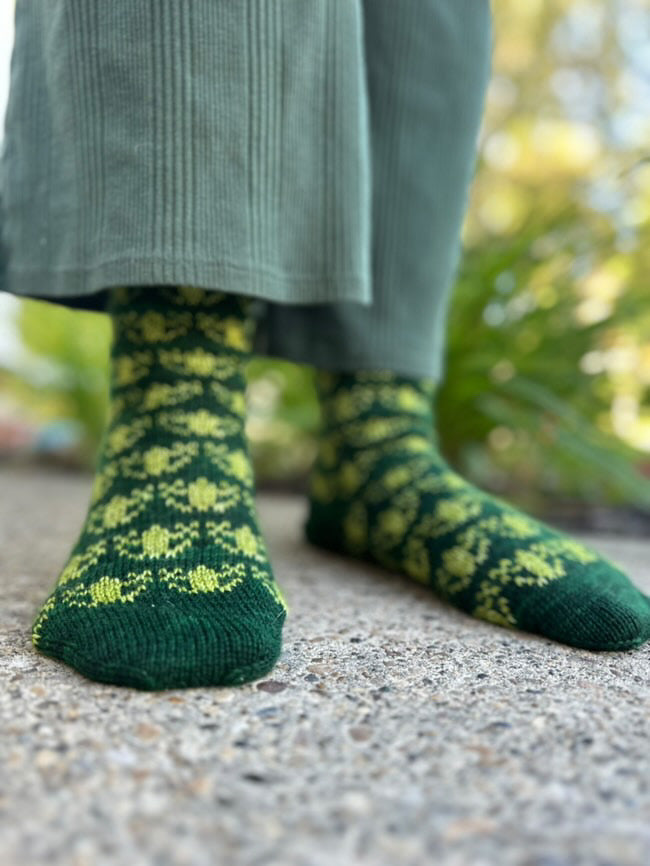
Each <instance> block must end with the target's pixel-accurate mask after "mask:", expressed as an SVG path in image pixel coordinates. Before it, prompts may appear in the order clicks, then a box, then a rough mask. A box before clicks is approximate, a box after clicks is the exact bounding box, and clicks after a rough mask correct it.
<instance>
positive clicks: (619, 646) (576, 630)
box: [521, 585, 650, 651]
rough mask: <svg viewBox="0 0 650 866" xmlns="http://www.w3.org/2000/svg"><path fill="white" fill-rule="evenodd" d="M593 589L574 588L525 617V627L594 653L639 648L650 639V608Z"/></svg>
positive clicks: (613, 594)
mask: <svg viewBox="0 0 650 866" xmlns="http://www.w3.org/2000/svg"><path fill="white" fill-rule="evenodd" d="M643 602H644V599H643V597H642V596H641V594H640V593H639V598H638V603H636V604H635V603H631V602H630V601H628V600H623V599H621V598H620V597H617V595H616V594H615V593H612V592H607V591H605V592H599V593H594V591H593V585H592V586H591V587H588V588H585V589H583V590H580V589H570V590H567V591H566V592H563V593H562V595H561V596H560V597H558V596H554V597H553V598H552V599H551V600H550V601H546V602H545V603H544V604H543V605H540V607H539V608H538V610H536V611H535V612H534V614H533V615H532V616H531V615H530V613H528V614H523V613H522V616H521V628H523V629H525V630H529V631H534V632H537V633H538V634H543V635H545V636H546V637H549V638H551V639H552V640H556V641H559V642H560V643H564V644H568V645H569V646H575V647H580V648H582V649H590V650H608V651H617V650H619V651H623V650H628V649H636V648H637V647H639V646H641V645H642V644H644V643H645V642H646V641H648V640H650V607H648V606H647V605H644V604H643Z"/></svg>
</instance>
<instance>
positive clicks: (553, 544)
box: [305, 371, 650, 650]
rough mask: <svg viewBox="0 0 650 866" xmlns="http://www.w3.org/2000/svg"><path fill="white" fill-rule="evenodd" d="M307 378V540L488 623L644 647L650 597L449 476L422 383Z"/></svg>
mask: <svg viewBox="0 0 650 866" xmlns="http://www.w3.org/2000/svg"><path fill="white" fill-rule="evenodd" d="M317 382H318V389H319V392H320V396H321V404H322V410H323V429H322V434H321V437H320V445H319V452H318V458H317V461H316V464H315V466H314V470H313V472H312V476H311V505H310V514H309V518H308V521H307V524H306V527H305V528H306V533H307V537H308V539H309V540H310V541H311V542H312V543H313V544H316V545H318V546H320V547H324V548H327V549H329V550H334V551H337V552H339V553H343V554H349V555H352V556H356V557H360V558H363V559H367V560H370V561H371V562H374V563H378V564H380V565H382V566H385V567H386V568H389V569H391V570H394V571H398V572H401V573H402V574H404V575H407V576H409V577H411V578H413V579H415V580H417V581H419V582H421V583H423V584H425V585H427V586H429V587H431V589H433V590H434V591H435V592H436V593H437V594H438V595H439V596H440V597H442V598H444V599H445V600H447V601H448V602H449V603H450V604H452V605H454V606H456V607H458V608H460V609H462V610H464V611H466V612H467V613H469V614H471V615H472V616H475V617H478V618H479V619H483V620H487V621H488V622H491V623H495V624H497V625H500V626H505V627H508V628H518V629H522V630H524V631H528V632H534V633H537V634H541V635H545V636H547V637H549V638H552V639H554V640H556V641H560V642H562V643H565V644H570V645H573V646H577V647H584V648H587V649H592V650H625V649H632V648H634V647H638V646H640V645H641V644H643V643H644V642H645V641H647V640H650V599H649V598H648V597H646V596H645V595H643V594H642V593H641V592H639V590H638V589H636V587H635V586H634V585H633V584H632V583H631V581H630V580H629V578H628V577H627V576H626V575H625V574H624V573H623V572H622V571H621V570H620V569H619V568H618V567H617V566H616V565H615V564H614V563H612V562H610V561H608V560H607V559H605V558H604V557H602V556H600V555H599V554H598V553H596V552H595V551H594V550H592V549H590V548H589V547H587V546H585V545H583V544H580V543H579V542H577V541H575V540H573V539H572V538H570V537H569V536H567V535H565V534H564V533H562V532H559V531H557V530H554V529H552V528H551V527H550V526H548V525H546V524H545V523H542V522H541V521H538V520H535V519H534V518H532V517H528V516H527V515H525V514H524V513H522V512H521V511H519V510H517V509H516V508H514V507H512V506H510V505H509V504H508V503H506V502H504V501H503V500H501V499H499V498H497V497H495V496H490V495H489V494H488V493H486V492H484V491H482V490H480V489H478V488H477V487H475V486H474V485H472V484H470V483H469V482H467V481H465V480H464V479H463V478H462V477H460V476H459V475H458V474H457V473H456V472H454V471H453V470H452V469H451V467H450V466H449V465H448V464H447V462H446V461H445V460H444V459H443V458H442V456H441V455H440V453H439V451H438V448H437V441H436V434H435V430H434V418H433V410H432V403H433V394H434V384H433V382H431V381H427V380H419V379H411V378H406V377H401V376H397V375H395V374H393V373H390V372H381V371H378V372H361V373H358V374H347V373H345V374H338V373H325V372H321V373H320V374H319V375H318V377H317Z"/></svg>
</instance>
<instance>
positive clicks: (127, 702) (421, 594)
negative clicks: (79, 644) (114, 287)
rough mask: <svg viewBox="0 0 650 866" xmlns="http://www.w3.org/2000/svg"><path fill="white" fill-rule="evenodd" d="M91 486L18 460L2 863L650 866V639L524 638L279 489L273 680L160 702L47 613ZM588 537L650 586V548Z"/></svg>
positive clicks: (3, 746)
mask: <svg viewBox="0 0 650 866" xmlns="http://www.w3.org/2000/svg"><path fill="white" fill-rule="evenodd" d="M89 483H90V479H89V478H86V477H78V476H74V475H73V476H67V475H63V474H60V473H58V472H54V471H47V472H45V471H42V470H40V471H34V470H19V469H15V468H14V469H9V468H3V469H1V470H0V490H1V496H0V587H1V592H2V599H1V602H0V617H1V634H0V637H1V641H2V657H1V661H0V674H1V676H2V689H1V693H0V720H1V724H2V733H1V739H0V760H1V766H2V772H1V774H0V863H2V866H18V864H21V866H22V864H28V866H37V864H48V866H59V864H60V866H85V864H88V866H102V864H128V866H139V864H155V866H181V864H188V866H203V864H205V866H215V864H229V866H230V864H233V866H236V864H251V866H252V864H259V866H362V864H363V866H384V864H385V866H402V864H404V866H410V864H418V866H419V864H436V866H438V864H442V866H483V864H489V866H493V864H494V866H511V864H517V866H582V864H584V866H647V864H648V863H650V736H649V735H650V720H649V714H650V646H646V647H645V648H643V649H641V650H638V651H636V652H631V653H616V654H596V653H591V652H587V651H577V650H574V649H570V648H567V647H563V646H560V645H558V644H554V643H551V642H549V641H547V640H543V639H538V638H535V637H530V636H526V635H522V634H517V633H512V632H508V631H505V630H503V629H500V628H497V627H492V626H489V625H487V624H483V623H480V622H474V621H472V620H471V619H469V618H468V617H466V616H464V615H462V614H460V613H458V612H456V611H454V610H452V609H450V608H447V607H446V606H444V605H442V604H441V603H439V602H438V601H437V600H436V599H435V598H434V597H433V596H432V595H431V594H430V593H429V592H428V591H427V590H426V589H425V588H423V587H420V586H418V585H415V584H412V583H410V582H409V581H407V580H405V579H402V578H399V577H397V576H393V575H389V574H387V573H385V572H382V571H380V570H378V569H374V568H371V567H365V566H355V565H351V564H349V563H347V562H346V561H344V560H342V559H340V558H337V557H334V556H329V555H326V554H324V553H321V552H319V551H316V550H313V549H310V548H309V547H307V546H306V545H304V544H303V543H302V541H301V536H300V523H301V519H302V508H303V506H302V504H301V502H300V501H298V500H296V499H294V498H290V497H288V498H283V497H273V498H263V500H262V502H261V507H262V519H263V524H264V527H265V531H266V533H267V537H268V540H269V544H270V547H271V550H272V554H273V559H274V564H275V569H276V573H277V577H278V579H279V581H280V582H281V584H282V586H283V587H284V589H285V591H286V595H287V598H288V601H289V604H290V606H291V610H290V616H289V618H288V620H287V625H286V627H285V643H284V651H283V654H282V657H281V660H280V662H279V663H278V665H277V667H276V669H275V670H274V672H273V673H272V674H271V675H270V676H268V677H266V678H265V679H263V680H260V681H258V682H256V683H252V684H249V685H246V686H244V687H239V688H221V689H218V688H213V689H192V690H179V691H174V692H162V693H147V692H137V691H134V690H130V689H126V688H117V687H111V686H105V685H99V684H96V683H91V682H89V681H87V680H84V679H82V678H81V677H80V676H78V675H77V674H76V673H75V672H74V671H72V670H71V669H70V668H68V667H65V666H63V665H61V664H58V663H56V662H54V661H52V660H49V659H46V658H43V657H40V656H39V655H37V654H36V653H35V652H34V651H33V650H32V647H31V644H30V641H29V626H30V624H31V620H32V617H33V615H34V613H35V611H36V609H37V607H38V605H39V604H40V603H41V602H42V600H43V598H44V596H45V594H46V592H47V591H48V590H49V588H50V586H51V584H52V582H53V580H54V578H55V576H56V574H57V572H58V570H59V568H60V567H61V565H62V564H63V563H64V561H65V559H66V557H67V554H68V551H69V548H70V546H71V544H72V543H73V541H74V540H75V538H76V534H77V532H78V529H79V527H80V525H81V521H82V518H83V516H84V513H85V510H86V505H87V501H88V496H89ZM592 544H593V545H594V546H595V547H597V548H600V549H601V550H602V551H603V552H604V553H605V554H606V555H609V556H610V557H612V558H615V559H617V560H618V561H619V562H620V563H621V564H622V565H624V566H626V567H628V568H629V569H630V571H631V573H632V574H633V575H634V577H635V579H636V580H637V581H638V582H639V583H640V584H643V585H644V586H645V587H646V588H650V571H649V570H648V554H649V552H650V542H644V541H640V542H632V541H621V540H616V539H606V538H598V539H594V540H593V541H592Z"/></svg>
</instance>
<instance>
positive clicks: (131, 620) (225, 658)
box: [37, 588, 285, 690]
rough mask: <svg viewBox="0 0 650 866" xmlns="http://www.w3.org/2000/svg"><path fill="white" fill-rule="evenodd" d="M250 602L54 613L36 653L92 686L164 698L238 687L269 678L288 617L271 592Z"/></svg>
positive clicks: (161, 601)
mask: <svg viewBox="0 0 650 866" xmlns="http://www.w3.org/2000/svg"><path fill="white" fill-rule="evenodd" d="M255 589H257V588H249V590H248V591H247V593H246V597H245V598H242V593H239V596H238V597H237V598H235V597H234V594H232V595H233V597H232V598H226V599H223V598H218V599H217V598H210V597H208V598H204V599H202V600H201V605H200V608H198V607H197V605H196V601H195V599H193V598H192V597H189V596H182V595H179V594H176V595H175V596H174V597H172V594H171V593H170V594H169V597H165V596H162V597H161V596H160V595H158V596H157V597H156V599H155V602H151V603H150V604H149V605H143V604H139V605H126V604H121V605H114V606H112V607H111V606H109V607H106V608H103V609H101V610H98V609H94V608H91V609H84V608H70V609H67V610H65V611H62V613H61V615H60V616H57V613H58V610H56V609H55V611H53V612H52V615H51V616H50V618H49V619H48V621H47V623H46V624H45V625H44V627H43V628H42V630H41V633H40V636H39V639H38V643H37V646H38V649H39V650H40V651H41V652H43V653H45V654H46V655H48V656H50V657H52V658H56V659H59V660H60V661H63V662H65V663H66V664H68V665H70V666H71V667H73V668H75V670H77V671H78V672H79V673H81V674H83V675H84V676H86V677H88V678H89V679H93V680H98V681H100V682H105V683H111V684H114V685H126V686H132V687H135V688H139V689H146V690H160V689H174V688H188V687H197V686H218V685H236V684H240V683H243V682H247V681H250V680H253V679H257V678H258V677H261V676H263V675H264V674H265V673H268V671H269V670H271V668H272V667H273V666H274V664H275V662H276V661H277V659H278V657H279V655H280V651H281V642H282V626H283V623H284V619H285V611H284V609H283V608H282V607H281V606H280V605H279V604H277V603H276V602H275V601H273V600H272V599H271V598H270V596H269V595H268V593H267V592H266V590H264V589H263V588H259V590H258V591H257V592H255Z"/></svg>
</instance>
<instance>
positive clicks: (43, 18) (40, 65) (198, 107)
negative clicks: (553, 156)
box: [0, 0, 491, 378]
mask: <svg viewBox="0 0 650 866" xmlns="http://www.w3.org/2000/svg"><path fill="white" fill-rule="evenodd" d="M15 23H16V34H15V43H14V49H13V54H12V60H11V79H10V94H9V102H8V107H7V113H6V117H5V136H4V142H3V150H2V155H1V158H0V290H4V291H7V292H10V293H13V294H16V295H23V296H29V297H37V298H43V299H46V300H50V301H57V302H59V303H63V304H67V305H70V306H80V307H86V308H89V309H104V308H105V304H106V298H107V294H108V292H107V290H108V289H109V288H110V287H113V286H118V285H146V286H151V287H152V291H155V288H156V286H159V285H168V284H174V285H183V284H185V285H195V286H200V287H202V288H205V289H214V290H219V291H225V292H234V293H240V294H245V295H249V296H253V297H255V298H258V299H259V304H258V305H257V315H258V316H259V324H258V329H257V337H256V346H255V350H256V351H257V352H258V353H262V354H269V355H274V356H279V357H285V358H288V359H291V360H296V361H303V362H307V363H311V364H315V365H316V366H320V367H323V368H326V369H335V370H336V369H339V370H345V369H355V368H359V367H382V368H385V369H393V370H395V371H397V372H400V373H403V374H406V375H408V374H412V375H431V376H433V377H435V378H440V377H441V375H442V370H443V352H444V330H445V317H446V308H447V301H448V297H449V291H450V287H451V283H452V280H453V275H454V272H455V268H456V266H457V261H458V254H459V250H460V241H459V237H460V228H461V223H462V218H463V213H464V210H465V207H466V199H467V192H468V187H469V183H470V179H471V175H472V172H473V168H474V161H475V148H476V138H477V134H478V128H479V123H480V118H481V113H482V106H483V100H484V92H485V87H486V84H487V80H488V76H489V65H490V59H489V58H490V43H491V30H490V9H489V2H488V0H453V2H452V0H400V2H395V0H237V2H232V0H192V2H181V0H155V2H154V0H111V2H110V3H101V2H99V0H17V3H16V22H15ZM44 314H45V312H44Z"/></svg>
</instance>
